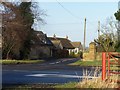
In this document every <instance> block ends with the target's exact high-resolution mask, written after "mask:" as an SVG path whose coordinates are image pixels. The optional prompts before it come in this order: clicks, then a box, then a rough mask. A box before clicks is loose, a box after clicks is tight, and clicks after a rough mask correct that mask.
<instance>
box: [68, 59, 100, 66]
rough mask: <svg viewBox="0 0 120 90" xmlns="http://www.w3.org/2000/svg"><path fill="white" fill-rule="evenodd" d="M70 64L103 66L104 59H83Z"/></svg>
mask: <svg viewBox="0 0 120 90" xmlns="http://www.w3.org/2000/svg"><path fill="white" fill-rule="evenodd" d="M69 65H78V66H102V61H100V60H99V61H97V60H96V61H81V60H78V61H76V62H74V63H72V64H69Z"/></svg>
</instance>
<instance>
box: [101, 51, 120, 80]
mask: <svg viewBox="0 0 120 90" xmlns="http://www.w3.org/2000/svg"><path fill="white" fill-rule="evenodd" d="M111 59H112V60H111ZM119 59H120V54H119V53H111V52H103V53H102V80H106V79H107V77H110V76H111V75H113V74H120V72H119V69H118V71H113V70H111V69H110V66H111V65H117V66H118V68H119V65H120V60H119ZM106 76H107V77H106Z"/></svg>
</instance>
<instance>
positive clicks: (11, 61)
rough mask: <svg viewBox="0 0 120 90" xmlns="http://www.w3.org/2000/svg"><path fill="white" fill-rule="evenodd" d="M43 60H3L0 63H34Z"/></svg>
mask: <svg viewBox="0 0 120 90" xmlns="http://www.w3.org/2000/svg"><path fill="white" fill-rule="evenodd" d="M42 62H44V61H43V60H1V62H0V64H3V65H6V64H34V63H42Z"/></svg>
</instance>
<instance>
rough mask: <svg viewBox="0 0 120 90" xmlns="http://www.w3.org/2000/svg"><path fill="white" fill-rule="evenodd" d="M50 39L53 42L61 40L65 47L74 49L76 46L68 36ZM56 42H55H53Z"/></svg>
mask: <svg viewBox="0 0 120 90" xmlns="http://www.w3.org/2000/svg"><path fill="white" fill-rule="evenodd" d="M49 39H50V40H51V41H52V42H53V41H54V42H60V43H61V45H62V47H63V48H64V49H74V46H73V45H72V44H71V43H70V42H71V41H70V40H69V39H66V38H58V37H49ZM53 44H54V43H53Z"/></svg>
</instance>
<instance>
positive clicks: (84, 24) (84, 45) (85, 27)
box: [83, 18, 86, 52]
mask: <svg viewBox="0 0 120 90" xmlns="http://www.w3.org/2000/svg"><path fill="white" fill-rule="evenodd" d="M85 42H86V18H85V22H84V43H83V52H85Z"/></svg>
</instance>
